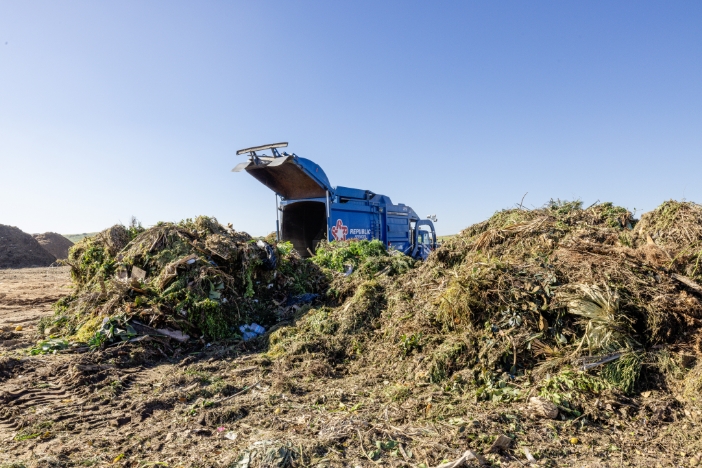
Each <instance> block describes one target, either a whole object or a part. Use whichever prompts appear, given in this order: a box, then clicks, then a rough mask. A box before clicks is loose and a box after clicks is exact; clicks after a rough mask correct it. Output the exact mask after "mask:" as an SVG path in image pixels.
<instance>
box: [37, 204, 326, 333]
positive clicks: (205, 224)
mask: <svg viewBox="0 0 702 468" xmlns="http://www.w3.org/2000/svg"><path fill="white" fill-rule="evenodd" d="M66 263H67V264H68V265H70V266H71V274H72V278H73V282H74V286H75V291H74V293H73V294H71V295H70V296H68V297H66V298H64V299H62V300H60V301H59V302H58V303H57V304H56V306H55V309H56V314H55V315H54V317H52V318H51V319H50V320H46V321H44V322H43V323H42V327H43V328H44V329H46V328H47V327H52V328H53V330H52V333H53V334H56V335H62V336H69V337H72V339H73V340H76V341H81V342H87V343H89V344H91V345H93V346H96V345H102V344H105V343H107V342H112V341H115V340H117V341H119V340H123V341H126V340H132V341H134V340H139V339H140V337H143V336H145V335H151V336H154V335H156V336H161V337H164V336H165V337H169V338H174V339H176V340H178V341H183V342H185V341H187V340H188V338H190V339H200V340H202V342H203V343H204V342H205V341H209V340H218V339H224V338H231V337H236V336H238V335H239V330H238V326H239V325H242V324H248V323H252V322H256V323H258V324H260V325H263V326H265V327H269V326H271V325H273V324H275V323H277V321H278V320H279V317H278V315H277V314H276V313H277V312H278V311H279V309H281V308H283V307H284V306H285V304H286V303H287V302H288V301H289V300H290V299H291V298H292V297H295V296H299V295H304V294H309V293H318V292H320V291H323V290H324V289H325V287H326V281H327V279H326V276H325V275H324V274H323V273H322V272H321V271H320V269H319V268H318V267H317V266H316V265H314V264H313V263H311V262H308V261H304V260H303V259H301V258H300V257H299V256H298V255H297V254H296V253H295V252H294V250H293V249H292V246H291V245H289V244H288V243H281V244H279V245H277V246H276V245H273V246H272V245H270V244H268V243H266V242H263V241H262V240H257V239H253V238H251V237H250V236H249V235H248V234H246V233H243V232H237V231H235V230H233V229H232V228H231V227H229V228H227V227H224V226H222V225H220V224H219V223H218V222H217V220H216V219H214V218H208V217H205V216H201V217H198V218H196V219H194V220H185V221H182V222H180V223H159V224H157V225H156V226H154V227H152V228H149V229H143V228H141V227H140V226H139V225H135V224H133V225H132V226H131V227H129V228H125V227H124V226H113V227H112V228H110V229H107V230H105V231H103V232H101V233H99V234H98V235H96V236H93V237H90V238H86V239H83V240H82V241H80V242H78V243H77V244H76V245H75V246H74V247H73V248H72V249H71V251H70V254H69V258H68V260H67V261H66ZM57 329H58V330H57Z"/></svg>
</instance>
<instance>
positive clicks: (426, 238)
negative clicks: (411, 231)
mask: <svg viewBox="0 0 702 468" xmlns="http://www.w3.org/2000/svg"><path fill="white" fill-rule="evenodd" d="M418 242H419V243H420V244H424V245H431V244H432V235H431V232H429V231H425V230H423V229H422V230H420V231H419V233H418Z"/></svg>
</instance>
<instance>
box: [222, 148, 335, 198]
mask: <svg viewBox="0 0 702 468" xmlns="http://www.w3.org/2000/svg"><path fill="white" fill-rule="evenodd" d="M243 170H246V172H248V173H249V174H251V175H252V176H253V177H255V178H256V179H257V180H258V181H259V182H261V183H262V184H263V185H265V186H266V187H268V188H269V189H271V190H273V191H274V192H275V193H277V194H278V195H280V196H281V197H283V198H284V199H286V200H301V199H305V198H325V197H326V196H327V191H331V187H330V185H329V179H327V175H326V174H325V173H324V171H323V170H322V168H321V167H319V166H318V165H317V164H315V163H313V162H312V161H310V160H309V159H305V158H300V157H297V156H281V157H269V156H259V157H257V158H255V159H254V158H252V159H251V160H249V161H247V162H244V163H241V164H239V165H237V166H236V167H235V168H234V169H233V172H241V171H243Z"/></svg>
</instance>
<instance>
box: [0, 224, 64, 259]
mask: <svg viewBox="0 0 702 468" xmlns="http://www.w3.org/2000/svg"><path fill="white" fill-rule="evenodd" d="M55 261H56V257H54V256H53V255H52V254H50V253H49V252H47V251H46V250H44V249H43V248H42V246H41V245H40V244H39V242H37V240H36V239H34V238H33V237H32V236H31V235H30V234H27V233H26V232H22V231H21V230H20V229H19V228H16V227H14V226H7V225H4V224H0V268H28V267H46V266H49V265H51V264H52V263H54V262H55Z"/></svg>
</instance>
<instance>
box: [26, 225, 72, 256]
mask: <svg viewBox="0 0 702 468" xmlns="http://www.w3.org/2000/svg"><path fill="white" fill-rule="evenodd" d="M33 237H34V238H35V239H36V240H37V242H39V245H41V246H42V247H43V248H44V250H46V251H47V252H49V253H50V254H51V255H53V256H54V257H56V258H57V259H59V260H63V259H66V258H68V249H70V248H71V246H72V245H73V242H71V241H70V240H68V239H66V238H65V237H63V236H62V235H61V234H56V233H55V232H45V233H44V234H34V235H33Z"/></svg>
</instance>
